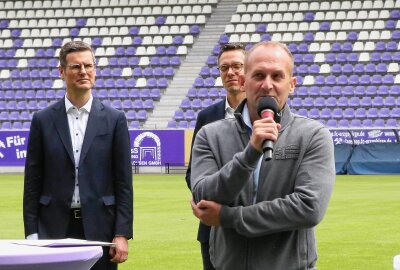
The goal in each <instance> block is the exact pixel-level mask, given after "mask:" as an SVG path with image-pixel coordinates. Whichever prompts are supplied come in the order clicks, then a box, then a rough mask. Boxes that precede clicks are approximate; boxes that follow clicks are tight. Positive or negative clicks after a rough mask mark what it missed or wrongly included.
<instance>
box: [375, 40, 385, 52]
mask: <svg viewBox="0 0 400 270" xmlns="http://www.w3.org/2000/svg"><path fill="white" fill-rule="evenodd" d="M375 50H376V51H384V50H386V44H385V42H384V41H377V42H376V43H375Z"/></svg>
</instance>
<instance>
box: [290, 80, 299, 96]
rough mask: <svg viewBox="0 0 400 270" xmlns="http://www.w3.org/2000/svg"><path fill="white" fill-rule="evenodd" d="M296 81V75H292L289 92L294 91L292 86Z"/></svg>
mask: <svg viewBox="0 0 400 270" xmlns="http://www.w3.org/2000/svg"><path fill="white" fill-rule="evenodd" d="M296 83H297V78H296V77H292V80H291V81H290V91H289V94H293V93H294V88H295V86H296Z"/></svg>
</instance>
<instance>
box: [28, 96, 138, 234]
mask: <svg viewBox="0 0 400 270" xmlns="http://www.w3.org/2000/svg"><path fill="white" fill-rule="evenodd" d="M74 163H75V162H74V156H73V153H72V143H71V138H70V132H69V127H68V119H67V114H66V111H65V103H64V99H62V100H60V101H58V102H57V103H55V104H53V105H51V106H49V107H48V108H46V109H44V110H41V111H39V112H37V113H35V114H34V116H33V118H32V124H31V128H30V133H29V141H28V150H27V157H26V163H25V182H24V199H23V215H24V227H25V236H27V235H30V234H32V233H38V234H39V239H46V238H48V239H52V238H53V239H54V238H65V237H66V232H67V228H68V224H69V213H70V205H71V201H72V194H73V192H74V185H75V166H78V167H79V170H78V179H79V194H80V199H81V209H82V222H83V227H84V232H85V237H86V239H88V240H98V241H111V240H112V239H113V237H114V236H116V235H120V236H126V237H127V238H128V239H129V238H132V234H133V229H132V227H133V188H132V167H131V158H130V139H129V133H128V128H127V122H126V118H125V114H124V113H123V112H121V111H118V110H115V109H113V108H111V107H107V106H104V105H103V104H102V103H101V102H100V101H99V100H98V99H96V98H94V99H93V104H92V108H91V111H90V114H89V119H88V123H87V128H86V132H85V138H84V141H83V145H82V152H81V156H80V162H79V164H74Z"/></svg>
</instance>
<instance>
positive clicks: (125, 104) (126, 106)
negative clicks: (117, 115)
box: [121, 99, 133, 110]
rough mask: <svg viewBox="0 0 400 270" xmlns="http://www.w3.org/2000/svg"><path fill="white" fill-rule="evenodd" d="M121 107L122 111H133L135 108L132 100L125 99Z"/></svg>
mask: <svg viewBox="0 0 400 270" xmlns="http://www.w3.org/2000/svg"><path fill="white" fill-rule="evenodd" d="M121 107H122V109H124V110H127V109H132V108H133V102H132V100H130V99H124V100H123V101H122V103H121Z"/></svg>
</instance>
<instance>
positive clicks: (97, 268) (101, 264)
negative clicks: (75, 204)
mask: <svg viewBox="0 0 400 270" xmlns="http://www.w3.org/2000/svg"><path fill="white" fill-rule="evenodd" d="M80 211H81V210H80V209H71V211H70V219H69V220H70V221H69V225H68V232H67V237H68V238H76V239H86V238H85V232H84V230H83V223H82V216H81V212H80ZM108 252H109V247H103V256H102V257H101V258H100V259H99V260H98V261H97V262H96V263H95V264H94V265H93V266H92V267H91V268H90V270H117V269H118V265H117V264H116V263H113V262H110V255H109V254H108Z"/></svg>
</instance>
